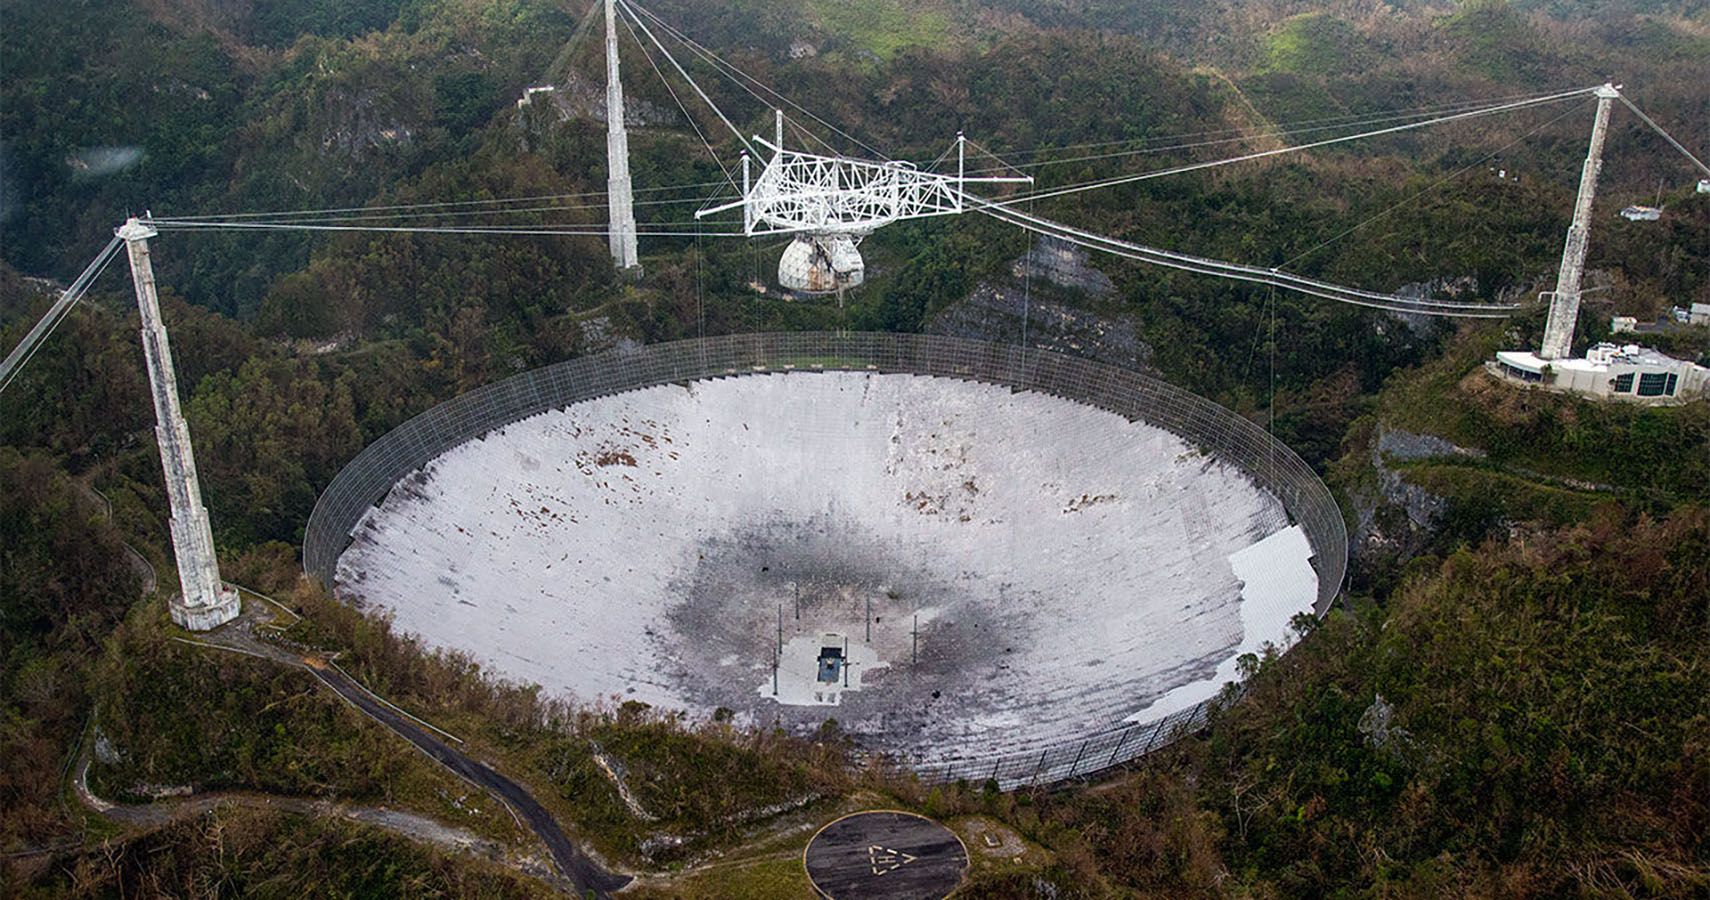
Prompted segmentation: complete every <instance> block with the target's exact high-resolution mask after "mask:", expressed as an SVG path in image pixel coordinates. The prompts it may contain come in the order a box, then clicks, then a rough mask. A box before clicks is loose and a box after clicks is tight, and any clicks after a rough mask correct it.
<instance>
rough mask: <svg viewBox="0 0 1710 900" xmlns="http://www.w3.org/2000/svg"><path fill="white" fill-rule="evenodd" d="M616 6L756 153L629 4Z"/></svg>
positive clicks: (750, 151)
mask: <svg viewBox="0 0 1710 900" xmlns="http://www.w3.org/2000/svg"><path fill="white" fill-rule="evenodd" d="M616 5H617V8H618V9H620V10H622V11H624V12H626V13H628V14H629V16H630V18H631V19H632V20H634V22H635V24H636V25H637V26H639V27H640V28H641V33H642V34H645V35H647V39H648V40H650V41H652V42H653V46H655V47H658V48H659V52H660V53H663V54H665V59H667V60H668V61H670V63H671V67H672V68H674V69H676V70H677V74H678V75H681V76H683V80H684V81H687V82H688V83H689V87H692V88H694V89H695V93H696V94H699V95H700V98H701V102H703V103H705V104H706V105H707V106H709V107H711V108H712V111H713V112H715V113H717V114H718V118H719V121H721V122H723V123H724V127H726V128H728V129H730V133H731V134H734V135H736V139H737V140H739V141H741V142H742V146H744V147H746V148H747V149H748V152H749V153H754V145H753V144H751V143H749V142H748V136H747V135H745V134H743V133H742V129H740V128H737V127H736V126H735V125H733V124H731V122H730V119H728V118H726V117H725V115H724V110H722V109H719V108H718V104H716V103H714V102H712V98H711V97H708V96H707V92H706V91H703V90H701V86H700V84H699V83H697V82H696V81H695V79H694V78H692V77H690V76H689V73H688V72H687V71H686V70H684V69H683V64H682V63H679V62H677V57H675V56H672V55H671V51H669V50H667V49H665V45H664V44H661V43H660V42H659V39H658V38H657V37H654V36H653V32H652V31H651V30H649V29H648V27H647V23H646V22H643V21H641V17H640V16H638V15H636V14H635V10H633V9H630V8H629V4H628V3H625V2H624V0H617V4H616Z"/></svg>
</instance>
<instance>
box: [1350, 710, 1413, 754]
mask: <svg viewBox="0 0 1710 900" xmlns="http://www.w3.org/2000/svg"><path fill="white" fill-rule="evenodd" d="M1356 727H1357V728H1358V729H1359V732H1360V737H1361V738H1362V739H1363V740H1364V741H1365V743H1366V746H1368V747H1371V748H1372V749H1373V750H1377V751H1379V752H1380V753H1384V754H1387V755H1389V756H1390V757H1391V758H1393V759H1396V760H1402V761H1405V760H1406V759H1407V757H1408V751H1409V750H1411V749H1412V747H1413V736H1412V735H1410V734H1408V733H1407V729H1405V728H1402V727H1401V726H1399V725H1396V724H1395V707H1393V706H1390V705H1389V704H1388V703H1387V702H1385V701H1384V699H1383V695H1382V694H1377V695H1376V696H1375V698H1374V699H1373V700H1372V705H1371V706H1368V707H1366V711H1365V712H1364V713H1361V714H1360V722H1359V724H1358V725H1357V726H1356Z"/></svg>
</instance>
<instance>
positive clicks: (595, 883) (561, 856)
mask: <svg viewBox="0 0 1710 900" xmlns="http://www.w3.org/2000/svg"><path fill="white" fill-rule="evenodd" d="M308 667H309V671H311V672H314V673H315V677H316V678H319V679H320V680H321V682H322V683H324V684H325V685H326V686H327V687H330V688H332V689H333V690H334V691H336V692H338V695H339V696H340V697H343V698H344V699H346V700H348V701H350V703H351V705H352V706H355V707H356V708H357V709H359V710H361V711H362V712H363V713H365V714H366V715H367V716H368V717H369V718H371V719H374V720H375V721H377V722H379V723H381V724H382V725H385V726H386V727H387V728H390V729H392V730H393V731H394V732H396V733H397V734H398V735H399V736H401V737H403V738H404V739H405V740H407V741H409V742H410V743H412V744H415V745H416V746H417V747H418V748H420V749H421V751H422V752H423V753H426V754H427V755H429V756H431V757H433V758H434V759H436V760H438V761H439V762H440V763H441V764H442V765H444V766H445V767H446V768H448V769H450V770H451V771H453V772H455V773H457V775H458V776H459V777H461V778H463V779H464V780H465V781H468V782H469V783H471V784H474V785H477V786H479V787H481V788H483V789H485V790H486V791H488V792H489V793H492V794H494V795H496V796H498V797H499V798H501V799H503V800H504V801H505V802H506V803H509V804H510V805H511V808H512V809H514V810H516V812H517V815H519V816H521V817H522V818H523V821H525V822H527V823H528V826H529V827H530V828H531V829H533V830H534V833H535V834H537V835H539V836H540V839H541V841H542V842H543V843H545V844H546V847H547V849H548V850H550V851H552V858H553V860H554V861H555V862H557V863H558V868H559V870H560V871H562V872H563V873H564V875H565V877H567V878H569V879H570V881H571V883H572V884H574V885H575V886H576V890H577V891H578V892H582V893H592V894H593V895H594V896H595V897H607V896H609V895H610V892H612V891H615V890H618V889H619V888H621V887H623V886H625V885H627V884H629V882H630V877H629V876H628V875H615V874H613V873H611V872H607V871H606V870H605V869H602V868H600V866H599V865H598V864H597V863H595V862H594V861H593V860H591V859H589V858H588V856H587V855H586V854H584V853H582V851H580V850H578V849H577V848H576V845H575V844H572V843H570V839H569V838H567V837H565V836H564V831H563V829H560V828H559V827H558V822H557V820H555V819H553V818H552V814H551V813H549V812H547V811H546V808H545V807H543V806H541V805H540V802H539V801H537V800H535V799H534V795H532V794H530V793H529V792H528V791H527V790H525V789H524V788H523V787H522V786H521V785H518V784H517V783H516V782H514V781H512V780H510V779H509V778H506V777H505V776H503V775H500V774H499V773H498V772H495V771H493V770H492V769H491V768H488V767H487V766H485V765H483V764H481V763H478V762H476V761H475V760H472V759H470V758H469V757H467V756H465V755H463V754H462V753H460V752H458V751H457V750H456V749H454V748H452V747H451V745H449V744H447V743H446V742H444V741H442V740H440V739H439V738H437V737H435V736H433V735H432V734H429V733H428V732H427V731H426V730H424V729H423V728H421V727H420V726H418V725H417V724H416V723H414V722H412V721H410V720H409V719H407V718H405V717H404V716H402V715H399V714H398V713H397V712H396V711H394V710H393V709H392V708H390V707H388V706H386V705H385V704H382V703H380V702H379V701H378V700H376V699H375V698H374V695H372V694H370V693H368V691H366V690H364V689H363V688H362V686H361V685H359V684H357V683H356V682H355V681H353V680H351V679H350V677H349V676H347V675H345V674H344V673H343V672H341V671H339V670H338V669H335V668H332V667H331V666H327V665H324V664H316V662H314V661H310V662H309V664H308Z"/></svg>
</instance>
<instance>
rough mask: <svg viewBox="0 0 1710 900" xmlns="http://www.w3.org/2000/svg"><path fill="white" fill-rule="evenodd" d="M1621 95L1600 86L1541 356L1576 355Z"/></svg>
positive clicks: (1613, 88)
mask: <svg viewBox="0 0 1710 900" xmlns="http://www.w3.org/2000/svg"><path fill="white" fill-rule="evenodd" d="M1619 96H1621V95H1620V92H1619V91H1617V90H1616V88H1615V86H1614V85H1612V84H1605V85H1603V86H1602V87H1600V88H1598V89H1597V118H1596V120H1595V121H1594V122H1593V123H1592V126H1591V151H1590V152H1589V153H1588V154H1586V157H1585V168H1584V169H1582V170H1581V171H1580V174H1579V199H1578V200H1577V201H1576V202H1575V203H1574V207H1573V224H1572V225H1569V226H1568V233H1567V246H1565V247H1563V248H1562V267H1561V271H1560V272H1558V273H1557V274H1556V290H1555V293H1553V294H1551V295H1550V318H1549V321H1548V322H1547V323H1545V325H1544V343H1543V346H1542V347H1540V348H1539V349H1538V358H1539V359H1567V358H1569V357H1571V356H1572V355H1573V330H1574V326H1575V325H1576V324H1577V323H1578V322H1579V284H1580V277H1581V276H1582V275H1584V274H1585V248H1586V242H1587V240H1588V239H1589V233H1590V229H1591V202H1592V200H1593V199H1594V198H1595V197H1596V194H1597V175H1598V173H1599V172H1600V171H1602V169H1603V139H1604V138H1605V137H1606V136H1607V135H1608V133H1609V108H1610V106H1611V105H1612V104H1613V103H1614V101H1615V99H1616V98H1617V97H1619Z"/></svg>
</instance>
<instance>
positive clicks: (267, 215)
mask: <svg viewBox="0 0 1710 900" xmlns="http://www.w3.org/2000/svg"><path fill="white" fill-rule="evenodd" d="M723 183H724V182H722V181H703V182H700V183H697V184H679V185H673V186H670V187H654V188H636V189H635V193H637V194H660V193H665V192H668V191H690V190H696V189H699V188H709V187H718V186H720V185H722V184H723ZM604 196H606V192H605V191H582V192H580V193H575V194H536V195H534V196H530V197H502V198H493V199H489V200H442V201H437V202H432V203H394V204H389V205H385V206H338V207H329V208H325V209H298V210H273V211H271V212H236V213H214V214H211V215H202V216H171V217H161V219H160V221H163V222H165V221H174V222H213V221H221V220H227V219H273V220H281V219H288V218H312V217H317V216H327V215H339V214H344V213H379V212H391V211H407V210H419V209H452V208H466V207H481V206H493V205H496V204H501V203H545V202H550V201H554V200H581V199H585V198H588V197H604ZM688 199H689V198H685V199H684V200H682V201H650V202H688ZM694 199H698V198H694ZM588 208H590V209H604V208H605V204H604V203H600V204H597V205H593V206H590V207H588ZM402 214H403V213H402V212H400V215H402Z"/></svg>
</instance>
